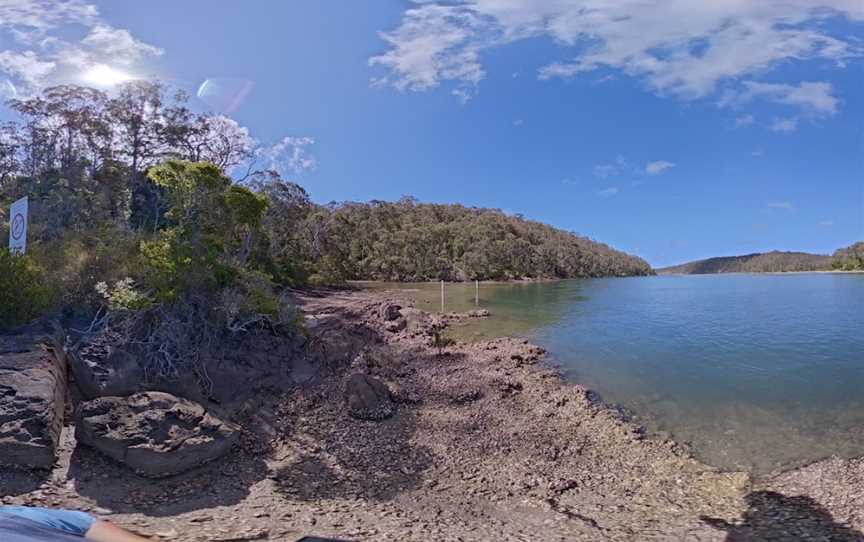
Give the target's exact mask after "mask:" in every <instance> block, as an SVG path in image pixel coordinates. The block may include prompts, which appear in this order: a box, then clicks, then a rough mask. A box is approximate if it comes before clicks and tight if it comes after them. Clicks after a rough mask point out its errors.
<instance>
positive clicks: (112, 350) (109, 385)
mask: <svg viewBox="0 0 864 542" xmlns="http://www.w3.org/2000/svg"><path fill="white" fill-rule="evenodd" d="M114 342H117V341H112V340H111V337H109V336H107V335H106V334H98V335H94V336H91V337H87V338H85V339H84V340H82V341H81V343H80V344H78V345H77V346H76V347H75V348H74V349H72V350H71V351H70V352H69V356H68V358H69V368H70V369H71V371H72V374H73V375H74V376H75V383H76V384H77V385H78V389H79V390H80V391H81V394H82V395H83V396H84V397H85V398H86V399H95V398H97V397H106V396H111V397H115V396H124V395H132V394H133V393H136V392H138V391H141V390H142V383H143V382H144V371H143V370H142V368H141V366H140V364H139V363H138V359H137V358H136V357H135V356H133V355H132V354H130V353H129V352H127V351H125V350H122V349H118V348H117V347H116V346H115V345H114V344H113V343H114Z"/></svg>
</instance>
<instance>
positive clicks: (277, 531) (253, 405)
mask: <svg viewBox="0 0 864 542" xmlns="http://www.w3.org/2000/svg"><path fill="white" fill-rule="evenodd" d="M396 296H398V292H354V293H336V294H328V295H322V296H320V297H316V296H312V295H299V296H298V299H297V301H298V303H299V304H300V305H301V306H302V307H303V310H304V311H305V313H306V316H307V326H308V328H309V333H310V339H309V344H308V346H307V353H308V355H307V357H306V358H303V359H297V360H294V361H293V362H292V364H291V366H290V367H288V368H286V369H287V370H286V378H285V380H284V382H283V384H282V385H273V384H272V383H270V384H268V385H267V386H266V387H262V388H261V389H260V390H256V395H255V399H254V400H250V401H248V402H247V404H245V405H243V407H242V408H240V409H238V410H237V411H236V412H235V416H234V417H235V419H236V421H239V422H240V423H242V425H243V426H244V428H245V434H244V438H243V439H242V443H241V445H240V446H239V447H238V449H237V450H236V451H235V452H234V453H233V454H231V455H230V456H229V457H227V458H225V459H223V460H220V461H219V462H216V463H213V464H210V465H208V466H206V467H203V468H201V469H198V470H196V471H194V472H190V473H187V474H185V475H181V476H178V477H175V478H172V479H168V480H162V481H158V482H157V481H150V480H145V479H143V478H139V477H137V476H135V475H133V474H131V473H130V472H129V471H127V470H126V469H124V468H123V467H121V466H119V465H117V464H115V463H113V462H111V461H110V460H107V459H105V458H103V457H102V456H99V455H97V454H96V453H95V452H93V451H91V450H89V449H87V448H84V447H81V446H78V447H76V446H75V443H74V441H73V438H74V437H73V435H72V434H73V431H71V430H69V429H70V428H69V427H67V428H66V430H65V431H64V432H63V441H62V445H61V457H60V462H59V463H58V465H57V467H56V468H55V469H54V470H53V471H51V472H50V473H44V474H43V475H41V476H37V475H34V474H33V473H15V472H9V471H0V494H2V495H4V496H3V498H2V500H3V502H4V503H7V504H11V503H15V504H19V503H24V504H36V505H50V506H65V507H76V508H83V509H89V510H94V511H95V512H97V513H100V514H108V515H109V518H110V519H113V520H114V521H117V522H118V523H120V524H123V525H126V526H129V527H132V528H134V529H138V530H141V531H144V532H146V533H148V534H153V535H159V536H160V537H162V538H164V539H165V540H179V541H192V540H202V541H203V540H208V541H217V542H218V541H221V542H227V541H241V540H296V539H297V538H300V537H301V536H303V535H308V534H313V533H314V534H319V535H325V536H333V537H338V538H344V539H349V540H370V541H371V540H376V541H377V540H400V541H409V540H416V541H421V540H423V541H426V540H430V541H431V540H463V541H469V540H544V541H545V540H717V541H720V540H727V536H728V537H729V538H728V540H798V539H804V540H862V539H864V536H862V535H861V534H860V530H861V529H864V516H862V513H861V510H864V500H862V488H864V464H862V462H855V461H851V462H850V461H839V460H831V461H827V462H822V463H819V464H816V465H812V466H810V467H807V468H805V469H799V470H797V471H793V472H790V473H786V474H784V475H781V476H779V477H777V478H775V479H771V480H768V481H765V482H761V483H760V485H759V486H754V484H753V483H752V481H751V480H750V478H749V477H748V476H747V475H746V474H743V473H721V472H717V471H716V470H715V469H713V468H711V467H709V466H706V465H703V464H701V463H699V462H698V461H696V460H694V459H693V458H691V457H690V455H689V454H688V453H687V451H686V450H684V449H682V448H681V447H680V446H678V445H677V444H676V443H674V442H672V441H669V440H665V439H662V438H658V437H654V436H646V435H645V434H644V433H643V431H642V430H641V428H640V427H638V426H636V425H635V424H632V423H630V422H628V421H627V420H625V419H623V417H622V416H621V415H620V414H619V413H618V412H616V411H615V410H614V409H611V408H608V407H605V406H603V405H600V404H598V402H597V401H596V400H595V398H594V397H593V396H592V394H591V393H590V392H589V391H588V390H586V389H584V388H582V387H580V386H576V385H570V384H566V383H564V382H562V380H561V379H560V378H559V376H558V374H557V373H556V372H555V370H554V369H553V368H551V367H550V366H548V365H547V364H546V363H545V362H544V359H543V354H542V351H541V350H540V349H538V348H537V347H535V346H533V345H531V344H529V343H527V342H526V341H524V340H519V339H498V340H494V341H489V342H483V343H477V344H470V345H469V344H457V345H453V346H448V347H446V348H445V349H444V352H443V354H441V355H439V354H438V352H437V350H436V348H434V347H433V346H432V342H433V335H431V334H430V331H431V329H432V327H434V326H435V325H436V323H437V322H436V321H435V320H434V318H433V317H431V316H429V315H427V314H425V313H422V312H421V311H417V310H416V309H410V308H407V307H408V303H407V302H406V301H405V300H400V299H398V298H397V297H396ZM394 304H399V305H401V306H402V307H405V308H403V310H401V311H397V310H396V309H394V308H393V306H394ZM493 318H494V315H493ZM355 372H362V373H364V374H367V375H370V376H371V377H374V378H375V379H378V380H380V381H382V382H385V383H386V384H387V385H388V386H389V388H390V390H391V391H392V395H393V400H394V402H395V413H394V414H393V415H392V416H391V417H389V418H387V419H384V420H381V421H364V420H358V419H356V418H354V417H351V416H349V415H348V413H347V411H348V409H347V406H346V401H345V399H344V386H345V381H346V377H347V375H348V374H350V373H355ZM856 529H857V530H856Z"/></svg>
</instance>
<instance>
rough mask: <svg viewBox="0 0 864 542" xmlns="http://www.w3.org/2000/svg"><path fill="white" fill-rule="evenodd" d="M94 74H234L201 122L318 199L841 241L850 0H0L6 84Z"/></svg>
mask: <svg viewBox="0 0 864 542" xmlns="http://www.w3.org/2000/svg"><path fill="white" fill-rule="evenodd" d="M58 6H63V8H62V9H58ZM241 6H242V7H241ZM93 66H107V67H109V68H110V69H112V70H116V71H118V72H120V73H127V74H130V75H134V76H146V77H158V78H160V79H162V80H163V81H165V82H167V83H168V84H170V85H172V86H176V87H179V88H184V89H186V90H188V91H190V93H192V94H193V96H194V94H195V92H196V90H197V89H198V88H199V87H200V85H201V84H202V83H203V82H204V81H206V80H208V79H211V80H215V81H217V82H218V81H220V80H222V81H223V82H224V79H222V78H231V79H233V80H238V79H239V80H245V81H249V82H251V83H253V85H254V86H253V87H252V89H251V92H249V93H248V95H246V96H245V98H243V99H242V101H239V103H237V104H233V107H231V108H230V111H222V112H225V113H230V115H231V117H233V118H234V119H235V120H236V121H237V122H238V123H240V124H241V125H243V126H246V127H248V128H249V130H250V133H251V134H252V135H253V136H254V137H255V138H256V140H258V141H259V142H260V143H261V144H262V145H269V144H274V143H278V142H280V141H282V140H283V138H284V137H286V136H290V137H291V138H293V139H289V140H287V141H288V142H289V143H290V145H288V146H287V147H284V148H283V147H280V148H282V149H283V150H286V151H287V152H289V153H294V154H292V156H293V157H294V158H298V157H301V158H302V159H301V160H294V161H293V162H291V167H286V171H285V174H286V176H288V177H290V178H291V179H293V180H296V181H297V182H299V183H300V184H302V185H303V186H304V187H306V188H307V190H308V191H309V192H310V194H311V195H312V197H313V199H315V200H316V201H318V202H328V201H332V200H339V201H341V200H369V199H388V200H392V199H396V198H399V197H400V196H402V195H406V194H409V195H413V196H416V197H417V198H419V199H420V200H422V201H433V202H462V203H465V204H467V205H476V206H483V207H494V208H500V209H503V210H505V211H507V212H510V213H521V214H523V215H525V216H526V217H529V218H533V219H537V220H541V221H544V222H548V223H551V224H553V225H555V226H557V227H560V228H564V229H568V230H572V231H575V232H578V233H580V234H583V235H587V236H590V237H592V238H594V239H598V240H600V241H603V242H606V243H609V244H611V245H612V246H615V247H616V248H620V249H623V250H626V251H629V252H633V253H636V254H638V255H640V256H642V257H644V258H646V259H647V260H648V261H649V262H650V263H652V264H653V265H655V266H662V265H667V264H672V263H678V262H681V261H685V260H691V259H696V258H702V257H709V256H715V255H729V254H740V253H747V252H757V251H765V250H771V249H781V250H805V251H814V252H826V253H827V252H831V251H833V250H834V249H835V248H837V247H839V246H844V245H848V244H850V243H851V242H853V241H856V240H860V239H864V135H862V134H864V77H862V75H864V3H862V2H861V1H860V0H825V1H824V2H820V1H818V0H807V1H805V0H785V1H774V0H752V1H750V2H748V1H746V0H735V1H733V0H718V1H716V2H696V1H692V2H689V1H683V0H671V1H662V2H660V1H658V2H656V3H652V2H645V1H636V0H616V1H612V0H549V1H548V2H537V1H534V0H465V1H464V2H460V1H450V2H440V3H439V2H434V1H426V2H408V1H401V2H397V1H374V2H373V1H368V2H365V1H335V0H305V1H300V0H297V1H291V2H282V1H279V2H276V1H272V2H263V1H262V2H256V3H250V4H242V5H241V4H238V3H237V2H228V1H212V0H211V1H207V2H204V1H184V2H176V1H172V2H168V1H160V0H156V1H154V0H151V1H148V2H134V3H133V2H91V1H87V0H76V1H74V2H67V3H55V2H45V1H44V0H0V89H5V92H6V93H7V95H9V94H10V93H11V92H13V90H12V89H14V92H16V93H17V94H18V95H27V94H28V93H32V92H35V91H36V90H38V88H41V87H44V86H47V85H50V84H57V83H68V82H81V80H82V74H86V73H91V71H92V68H93ZM88 70H89V71H88ZM102 83H104V81H102ZM234 97H235V98H236V97H241V96H240V95H239V94H238V95H237V96H234ZM193 102H194V105H195V107H198V108H201V109H202V110H203V109H208V108H210V106H209V105H208V104H206V103H204V102H202V101H200V100H197V99H193ZM225 103H227V102H222V104H220V106H223V105H224V104H225ZM211 104H212V102H211ZM300 138H309V139H300ZM312 141H314V143H312Z"/></svg>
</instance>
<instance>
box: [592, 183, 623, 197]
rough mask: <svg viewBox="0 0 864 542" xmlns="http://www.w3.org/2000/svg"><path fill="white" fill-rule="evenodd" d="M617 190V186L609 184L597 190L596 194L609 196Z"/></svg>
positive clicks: (613, 194)
mask: <svg viewBox="0 0 864 542" xmlns="http://www.w3.org/2000/svg"><path fill="white" fill-rule="evenodd" d="M618 192H619V190H618V187H617V186H610V187H609V188H604V189H603V190H598V191H597V195H598V196H600V197H601V198H611V197H612V196H615V195H617V194H618Z"/></svg>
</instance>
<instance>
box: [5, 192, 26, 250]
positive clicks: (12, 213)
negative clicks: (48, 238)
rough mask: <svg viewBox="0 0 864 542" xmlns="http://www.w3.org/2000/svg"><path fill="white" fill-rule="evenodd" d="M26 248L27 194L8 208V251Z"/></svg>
mask: <svg viewBox="0 0 864 542" xmlns="http://www.w3.org/2000/svg"><path fill="white" fill-rule="evenodd" d="M26 250H27V196H24V197H23V198H21V199H19V200H18V201H16V202H15V203H13V204H12V207H11V209H10V210H9V251H10V252H12V253H16V252H20V253H24V252H25V251H26Z"/></svg>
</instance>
